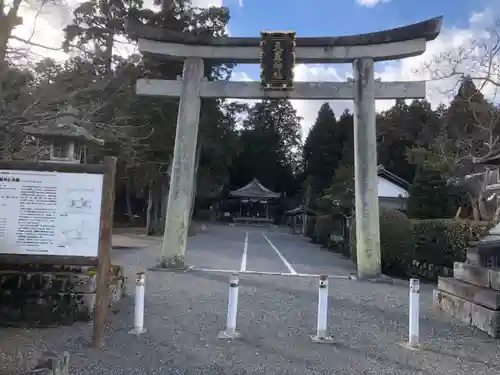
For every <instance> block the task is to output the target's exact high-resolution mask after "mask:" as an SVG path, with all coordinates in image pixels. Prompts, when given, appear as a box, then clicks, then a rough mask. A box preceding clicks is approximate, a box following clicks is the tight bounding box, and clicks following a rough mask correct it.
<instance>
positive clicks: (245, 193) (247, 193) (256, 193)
mask: <svg viewBox="0 0 500 375" xmlns="http://www.w3.org/2000/svg"><path fill="white" fill-rule="evenodd" d="M229 195H230V196H232V197H241V198H278V197H279V196H280V194H279V193H275V192H274V191H271V190H269V189H268V188H266V187H264V185H262V184H261V183H260V182H259V180H257V179H256V178H254V179H253V180H252V181H251V182H250V183H248V184H247V185H245V186H243V187H241V188H239V189H237V190H233V191H231V192H230V193H229Z"/></svg>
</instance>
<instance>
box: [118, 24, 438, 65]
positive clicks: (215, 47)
mask: <svg viewBox="0 0 500 375" xmlns="http://www.w3.org/2000/svg"><path fill="white" fill-rule="evenodd" d="M441 24H442V17H436V18H432V19H429V20H426V21H423V22H420V23H415V24H412V25H408V26H404V27H398V28H395V29H390V30H384V31H379V32H374V33H368V34H358V35H349V36H339V37H319V38H317V37H302V38H297V39H296V59H295V60H296V62H297V63H335V62H337V63H345V62H351V61H352V60H354V59H356V58H361V57H371V58H373V59H374V60H375V61H383V60H393V59H400V58H405V57H410V56H417V55H420V54H422V53H424V52H425V45H426V43H427V42H428V41H430V40H433V39H435V38H436V37H437V36H438V35H439V32H440V31H441ZM127 31H128V33H129V35H130V36H132V37H134V38H138V39H139V50H140V51H141V52H142V53H146V54H147V53H150V54H154V55H160V56H164V57H166V58H170V59H185V58H187V57H201V58H204V59H213V60H217V61H220V62H238V63H258V62H259V61H260V52H261V50H260V38H227V37H213V36H206V35H194V34H189V33H185V32H184V33H183V32H177V31H173V30H169V29H165V28H158V27H151V26H146V25H143V24H137V23H129V24H128V25H127Z"/></svg>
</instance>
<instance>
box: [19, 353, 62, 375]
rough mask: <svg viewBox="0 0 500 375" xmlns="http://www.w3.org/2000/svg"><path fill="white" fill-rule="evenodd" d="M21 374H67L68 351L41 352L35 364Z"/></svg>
mask: <svg viewBox="0 0 500 375" xmlns="http://www.w3.org/2000/svg"><path fill="white" fill-rule="evenodd" d="M23 375H69V353H68V352H64V353H63V354H61V355H58V354H56V353H52V352H45V353H43V355H42V357H41V358H40V360H39V361H38V363H37V364H36V366H35V367H34V368H33V369H31V370H29V371H28V372H25V373H24V374H23Z"/></svg>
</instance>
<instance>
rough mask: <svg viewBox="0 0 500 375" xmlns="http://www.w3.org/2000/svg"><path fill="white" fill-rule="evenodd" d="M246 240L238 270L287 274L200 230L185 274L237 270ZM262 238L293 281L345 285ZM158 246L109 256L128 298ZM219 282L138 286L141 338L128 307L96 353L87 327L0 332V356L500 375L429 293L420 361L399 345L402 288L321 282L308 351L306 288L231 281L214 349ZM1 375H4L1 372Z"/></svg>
mask: <svg viewBox="0 0 500 375" xmlns="http://www.w3.org/2000/svg"><path fill="white" fill-rule="evenodd" d="M247 233H248V246H247V267H246V268H247V269H248V270H257V271H278V272H288V270H289V269H288V266H287V265H286V264H285V262H284V261H283V260H282V259H281V258H280V257H279V256H278V254H277V252H276V251H275V250H274V249H273V248H272V247H271V246H270V244H269V243H268V241H267V240H266V239H265V238H264V236H263V235H262V234H261V230H260V229H258V228H242V227H227V226H210V227H209V230H208V231H207V232H205V233H201V234H199V235H197V236H196V237H193V238H190V243H189V250H188V262H189V263H191V264H194V265H195V266H196V267H197V268H212V269H234V270H239V269H240V267H241V260H242V254H243V251H244V248H245V237H246V236H247ZM265 236H266V237H267V238H268V239H269V241H271V243H272V244H273V245H274V247H275V248H276V249H277V250H278V251H279V253H280V254H281V255H282V257H284V259H285V260H286V262H288V264H289V265H290V266H291V267H292V268H293V269H294V270H295V271H296V272H299V273H311V274H320V273H328V274H330V275H348V274H350V273H352V272H354V267H353V265H352V263H351V262H350V261H348V260H346V259H345V258H343V257H341V256H339V255H337V254H334V253H330V252H327V251H324V250H321V249H319V248H318V247H317V246H315V245H313V244H310V243H308V242H307V241H306V240H305V239H303V238H301V237H298V236H292V235H290V234H286V233H284V232H282V231H280V230H267V229H266V232H265ZM159 248H160V242H159V241H151V242H150V246H149V247H148V248H146V249H126V250H117V251H115V252H114V254H113V255H114V258H115V262H117V263H121V264H124V265H125V266H126V271H127V273H128V275H129V277H130V280H129V284H130V288H129V293H130V294H133V272H134V270H135V268H136V267H137V265H140V266H141V267H147V266H150V265H154V264H155V263H156V258H157V256H158V254H159ZM228 276H229V275H228V274H222V273H213V272H200V271H190V272H186V273H170V272H149V273H148V274H147V286H146V288H147V296H146V318H145V321H146V326H147V329H148V332H147V333H146V334H144V335H142V336H139V337H134V336H131V335H128V334H127V331H128V329H130V325H131V323H132V321H133V316H132V311H133V306H132V297H127V298H125V299H124V300H123V302H122V303H121V309H120V311H119V312H117V313H114V314H112V315H111V316H110V319H109V328H108V330H107V334H108V337H107V340H106V342H107V347H106V349H105V350H102V351H94V350H92V349H89V348H88V343H89V341H90V335H91V326H90V325H75V326H72V327H63V328H57V329H52V330H28V331H26V330H15V329H5V330H2V331H1V332H2V335H1V338H0V348H6V347H11V348H13V349H11V351H13V350H15V349H16V348H22V349H20V350H19V351H20V352H23V353H26V352H27V351H29V350H30V349H32V348H34V347H40V346H45V347H47V348H49V349H52V350H60V351H62V350H68V351H70V353H71V355H72V357H71V363H72V371H73V372H72V373H73V374H89V375H90V374H92V375H97V374H213V375H215V374H228V375H229V374H272V375H274V374H300V375H304V374H391V375H395V374H429V375H430V374H432V375H441V374H454V375H458V374H467V375H470V374H474V375H481V374H488V375H491V374H500V353H499V351H498V344H497V342H496V341H495V340H493V339H490V338H488V336H486V335H485V334H483V333H481V332H479V331H476V332H474V331H472V330H470V329H468V328H465V327H462V326H460V325H458V324H455V323H449V322H448V319H447V318H444V317H441V316H440V315H439V314H438V313H436V312H434V311H433V310H432V303H431V302H432V286H431V285H422V292H421V301H422V307H421V311H422V321H421V337H422V341H423V343H424V349H423V350H420V351H411V350H408V349H406V348H404V347H402V346H401V345H400V344H401V343H403V342H404V341H405V336H406V333H407V329H408V328H407V327H408V323H407V319H408V318H407V300H408V286H407V282H405V281H398V282H396V283H395V284H394V285H386V284H371V283H363V282H357V281H350V280H338V279H337V280H333V279H332V280H330V290H329V292H330V298H329V315H328V326H329V330H330V334H331V335H332V336H333V338H334V343H333V344H331V345H321V344H314V343H311V342H310V341H309V337H308V335H309V334H312V333H314V330H315V324H316V323H315V322H316V304H317V280H316V279H315V278H299V277H288V276H287V277H285V276H268V275H241V277H240V285H241V286H240V298H239V311H238V330H239V331H240V333H241V334H242V338H241V339H240V340H237V341H234V342H229V341H226V340H218V339H217V334H218V333H219V331H220V330H221V329H222V328H223V327H224V324H225V314H226V304H227V289H228ZM0 373H1V374H5V373H9V372H5V371H4V372H0Z"/></svg>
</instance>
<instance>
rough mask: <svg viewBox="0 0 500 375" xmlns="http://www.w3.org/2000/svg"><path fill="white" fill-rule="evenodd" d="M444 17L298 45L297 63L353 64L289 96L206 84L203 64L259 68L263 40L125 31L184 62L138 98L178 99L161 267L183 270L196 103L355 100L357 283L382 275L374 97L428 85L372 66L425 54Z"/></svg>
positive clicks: (415, 93) (402, 94)
mask: <svg viewBox="0 0 500 375" xmlns="http://www.w3.org/2000/svg"><path fill="white" fill-rule="evenodd" d="M441 23H442V17H438V18H433V19H429V20H427V21H424V22H421V23H417V24H413V25H409V26H405V27H400V28H396V29H391V30H386V31H381V32H375V33H369V34H360V35H352V36H341V37H321V38H316V37H312V38H310V37H308V38H296V39H295V61H296V62H297V63H316V64H317V63H352V67H353V73H354V74H353V77H354V78H353V80H349V81H348V82H295V84H294V88H293V89H291V90H264V89H263V88H262V87H261V84H260V82H227V81H213V82H210V81H208V80H206V78H204V60H212V61H217V62H233V63H254V64H255V63H259V62H260V58H261V39H260V38H220V37H207V36H197V35H193V34H188V33H181V32H175V31H172V30H168V29H161V28H155V27H149V26H144V25H128V31H129V33H130V34H131V35H134V36H136V37H138V38H139V51H140V52H141V53H142V54H143V55H155V56H156V57H161V58H164V59H171V60H172V59H175V60H182V61H184V68H183V75H182V78H178V79H177V80H176V81H172V80H161V79H151V80H148V79H140V80H138V81H137V87H136V93H137V94H138V95H152V96H162V97H173V98H177V97H179V98H180V104H179V112H178V118H177V129H176V136H175V148H174V155H173V168H172V174H171V181H170V191H169V196H168V206H167V214H166V227H165V233H164V238H163V260H162V263H161V267H165V268H184V267H185V263H184V255H185V251H186V242H187V231H188V224H189V215H190V212H191V209H190V208H191V205H192V204H193V202H192V192H193V188H194V183H195V181H196V176H195V173H194V170H195V153H196V144H197V134H198V124H199V117H200V105H201V98H232V99H279V98H284V99H305V100H333V99H337V100H339V99H341V100H342V99H344V100H345V99H353V100H354V155H355V157H354V161H355V196H356V198H355V205H356V237H357V262H358V265H357V266H358V267H357V269H358V278H359V279H373V278H378V277H379V276H380V273H381V256H380V233H379V204H378V191H377V190H378V189H377V185H378V180H377V139H376V126H375V115H376V113H375V100H376V99H412V98H424V97H425V82H381V81H378V80H375V78H374V62H376V61H387V60H395V59H402V58H405V57H410V56H417V55H420V54H422V53H424V52H425V49H426V43H427V42H428V41H430V40H433V39H435V38H436V37H437V36H438V35H439V32H440V30H441Z"/></svg>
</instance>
